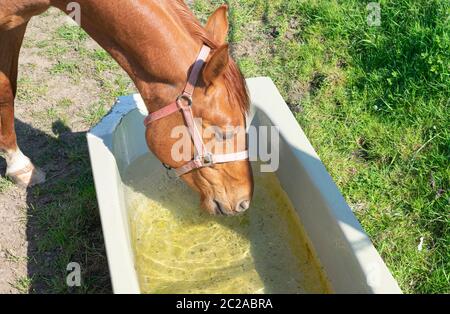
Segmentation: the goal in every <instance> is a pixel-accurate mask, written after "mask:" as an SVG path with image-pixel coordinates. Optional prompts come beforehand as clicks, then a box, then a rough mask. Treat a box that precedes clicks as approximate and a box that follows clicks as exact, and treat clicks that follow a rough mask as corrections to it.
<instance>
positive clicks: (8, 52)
mask: <svg viewBox="0 0 450 314" xmlns="http://www.w3.org/2000/svg"><path fill="white" fill-rule="evenodd" d="M26 26H27V24H26V23H25V24H22V25H20V26H17V27H15V28H13V29H10V30H6V31H0V151H2V152H3V153H4V154H5V159H6V164H7V168H6V175H7V176H8V177H10V178H11V179H12V180H13V181H14V182H15V183H17V184H18V185H21V186H32V185H34V184H38V183H42V182H44V181H45V174H44V173H43V172H42V171H41V170H39V169H37V168H36V167H35V166H34V165H33V163H32V162H31V161H30V159H29V158H28V157H26V156H25V155H24V154H23V153H22V151H21V150H20V148H19V146H18V145H17V140H16V132H15V130H14V98H15V95H16V90H17V71H18V60H19V52H20V47H21V46H22V41H23V37H24V35H25V30H26Z"/></svg>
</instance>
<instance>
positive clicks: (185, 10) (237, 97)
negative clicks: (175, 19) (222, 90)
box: [171, 0, 250, 114]
mask: <svg viewBox="0 0 450 314" xmlns="http://www.w3.org/2000/svg"><path fill="white" fill-rule="evenodd" d="M171 3H172V4H173V8H174V11H175V12H176V13H177V14H178V16H179V18H180V21H181V22H182V24H183V26H184V27H185V28H186V30H187V31H188V32H189V33H190V34H191V36H193V37H194V38H196V39H198V40H199V41H201V42H203V43H205V44H206V45H207V46H209V47H210V48H211V49H217V48H218V47H219V45H218V44H217V43H216V42H215V41H214V40H213V39H212V38H211V37H210V34H209V33H208V32H207V31H206V30H205V28H204V27H203V26H202V25H201V24H200V22H199V21H198V19H197V18H196V17H195V16H194V14H193V13H192V12H191V10H190V9H189V7H188V6H187V5H186V3H185V2H184V1H183V0H172V1H171ZM223 77H224V82H225V87H226V89H227V92H228V97H229V99H230V102H231V103H232V105H237V106H239V108H240V109H241V111H242V112H243V113H244V114H245V113H247V112H248V110H249V107H250V97H249V95H248V89H247V84H246V83H245V79H244V76H243V75H242V72H241V70H240V69H239V67H238V65H237V64H236V62H235V61H234V60H233V59H231V58H230V61H229V62H228V66H227V68H226V69H225V70H224V73H223Z"/></svg>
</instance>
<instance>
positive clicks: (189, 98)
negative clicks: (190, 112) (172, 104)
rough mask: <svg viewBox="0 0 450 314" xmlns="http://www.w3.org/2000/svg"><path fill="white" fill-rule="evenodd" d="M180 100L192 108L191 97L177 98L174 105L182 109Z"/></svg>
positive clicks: (182, 95) (182, 96)
mask: <svg viewBox="0 0 450 314" xmlns="http://www.w3.org/2000/svg"><path fill="white" fill-rule="evenodd" d="M181 100H185V101H187V103H188V106H189V107H192V97H190V96H189V95H186V94H181V95H180V96H178V97H177V100H176V103H177V104H178V107H179V108H181V107H182V104H181V103H180V101H181Z"/></svg>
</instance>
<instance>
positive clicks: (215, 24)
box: [205, 4, 228, 45]
mask: <svg viewBox="0 0 450 314" xmlns="http://www.w3.org/2000/svg"><path fill="white" fill-rule="evenodd" d="M205 29H206V31H207V32H208V33H209V34H210V35H211V36H212V37H213V39H214V41H216V42H217V43H218V44H219V45H223V44H224V43H225V39H226V38H227V35H228V5H226V4H223V5H222V6H220V8H218V9H217V10H216V12H214V13H213V14H212V15H211V16H210V17H209V19H208V22H207V23H206V26H205Z"/></svg>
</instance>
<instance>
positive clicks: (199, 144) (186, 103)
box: [144, 45, 248, 176]
mask: <svg viewBox="0 0 450 314" xmlns="http://www.w3.org/2000/svg"><path fill="white" fill-rule="evenodd" d="M210 52H211V48H209V47H208V46H206V45H203V47H202V49H201V51H200V53H199V55H198V57H197V60H196V61H195V63H194V65H193V66H192V70H191V73H190V75H189V78H188V81H187V83H186V86H185V87H184V90H183V93H182V94H181V95H180V96H178V98H177V99H176V100H175V102H173V103H171V104H170V105H167V106H165V107H163V108H162V109H160V110H158V111H156V112H153V113H151V114H149V115H148V116H147V117H146V118H145V120H144V124H145V126H146V127H148V126H149V125H150V124H151V123H152V122H155V121H157V120H160V119H162V118H165V117H167V116H169V115H171V114H173V113H176V112H179V111H181V113H182V114H183V117H184V121H185V123H186V125H187V127H188V130H189V134H190V135H191V138H192V142H193V143H194V147H195V152H194V159H192V160H191V161H189V162H187V163H186V164H185V165H183V166H181V167H179V168H177V169H175V173H176V174H177V176H182V175H184V174H186V173H188V172H191V171H192V170H194V169H198V168H203V167H210V166H212V165H214V164H218V163H227V162H233V161H239V160H246V159H248V151H242V152H237V153H230V154H213V153H211V152H209V151H208V150H207V149H206V146H205V143H204V142H203V138H202V136H201V134H200V131H199V130H198V127H197V125H196V124H195V121H194V115H193V113H192V105H193V101H192V95H193V94H194V90H195V85H197V81H198V77H199V74H200V71H201V69H202V68H203V66H204V65H205V62H206V59H207V58H208V56H209V54H210Z"/></svg>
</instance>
